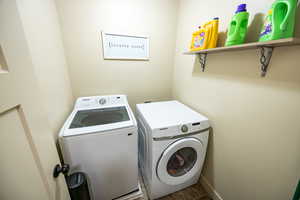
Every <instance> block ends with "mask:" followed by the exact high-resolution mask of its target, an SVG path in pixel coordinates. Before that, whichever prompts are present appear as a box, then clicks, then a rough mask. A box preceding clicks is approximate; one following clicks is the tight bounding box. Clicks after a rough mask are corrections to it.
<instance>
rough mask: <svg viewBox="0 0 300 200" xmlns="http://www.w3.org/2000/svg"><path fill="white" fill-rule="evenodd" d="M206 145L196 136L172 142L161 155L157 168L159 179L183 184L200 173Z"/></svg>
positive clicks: (169, 182) (164, 181)
mask: <svg viewBox="0 0 300 200" xmlns="http://www.w3.org/2000/svg"><path fill="white" fill-rule="evenodd" d="M204 152H205V151H204V147H203V145H202V143H201V142H200V141H199V140H197V139H195V138H184V139H181V140H178V141H176V142H174V143H173V144H171V145H170V146H169V147H168V148H167V149H166V150H165V151H164V152H163V154H162V155H161V157H160V159H159V161H158V163H157V168H156V173H157V176H158V178H159V180H160V181H161V182H163V183H165V184H168V185H178V184H182V183H184V182H186V181H188V180H190V179H191V178H192V177H194V176H195V175H197V174H198V173H199V170H201V168H202V165H203V161H204Z"/></svg>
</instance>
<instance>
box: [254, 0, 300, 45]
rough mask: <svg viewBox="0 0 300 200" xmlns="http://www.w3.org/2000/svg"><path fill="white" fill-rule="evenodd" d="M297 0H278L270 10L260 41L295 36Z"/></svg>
mask: <svg viewBox="0 0 300 200" xmlns="http://www.w3.org/2000/svg"><path fill="white" fill-rule="evenodd" d="M296 9H297V0H277V1H275V2H274V3H273V4H272V7H271V9H270V10H269V11H268V13H267V15H266V18H265V22H264V26H263V28H262V31H261V33H260V36H259V41H268V40H278V39H282V38H289V37H293V35H294V28H295V17H296Z"/></svg>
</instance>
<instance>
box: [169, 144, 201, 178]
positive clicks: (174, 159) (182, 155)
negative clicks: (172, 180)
mask: <svg viewBox="0 0 300 200" xmlns="http://www.w3.org/2000/svg"><path fill="white" fill-rule="evenodd" d="M196 161H197V152H196V151H195V150H194V149H193V148H192V147H184V148H182V149H179V150H178V151H176V152H175V153H174V154H173V155H172V156H171V157H170V159H169V161H168V164H167V172H168V174H169V175H170V176H173V177H179V176H182V175H184V174H186V173H187V172H189V171H190V170H191V169H192V168H193V166H194V165H195V163H196Z"/></svg>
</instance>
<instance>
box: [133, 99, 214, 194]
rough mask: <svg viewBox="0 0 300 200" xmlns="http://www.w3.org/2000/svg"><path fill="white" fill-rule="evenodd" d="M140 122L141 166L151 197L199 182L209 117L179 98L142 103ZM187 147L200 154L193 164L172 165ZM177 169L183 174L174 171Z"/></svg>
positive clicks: (138, 114)
mask: <svg viewBox="0 0 300 200" xmlns="http://www.w3.org/2000/svg"><path fill="white" fill-rule="evenodd" d="M137 122H138V128H139V130H138V132H139V166H140V169H141V173H142V176H143V179H144V182H145V186H146V189H147V191H148V195H149V197H150V199H156V198H159V197H162V196H165V195H167V194H170V193H173V192H175V191H178V190H181V189H183V188H185V187H188V186H190V185H193V184H195V183H196V182H197V181H198V179H199V176H200V173H201V170H202V166H203V162H204V158H205V154H206V149H207V143H208V137H209V123H208V119H207V118H206V117H204V116H202V115H200V114H199V113H196V112H195V111H193V110H191V109H190V108H188V107H187V106H185V105H183V104H181V103H179V102H178V101H167V102H155V103H149V104H138V105H137ZM183 127H184V128H183ZM182 130H184V132H183V131H182ZM183 149H186V150H187V149H188V150H189V151H190V152H187V153H191V154H194V155H195V154H196V155H197V156H196V160H195V161H193V162H192V161H191V162H192V164H193V165H192V164H191V167H190V168H189V167H186V166H185V165H186V163H184V164H182V167H186V169H183V170H180V168H178V169H177V171H176V170H173V171H172V170H170V169H168V167H170V166H171V167H172V165H170V160H172V158H173V160H174V154H177V153H178V151H182V150H183ZM187 158H188V156H187ZM187 164H188V163H187ZM187 166H188V165H187ZM174 171H175V172H176V173H177V172H179V173H181V175H180V174H179V175H176V174H172V173H171V174H170V172H174Z"/></svg>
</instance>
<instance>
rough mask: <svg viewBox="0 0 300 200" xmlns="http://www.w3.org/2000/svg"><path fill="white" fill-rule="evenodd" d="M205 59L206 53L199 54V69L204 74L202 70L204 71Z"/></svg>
mask: <svg viewBox="0 0 300 200" xmlns="http://www.w3.org/2000/svg"><path fill="white" fill-rule="evenodd" d="M206 57H207V53H200V54H199V62H200V65H201V68H202V72H204V70H205V65H206Z"/></svg>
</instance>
